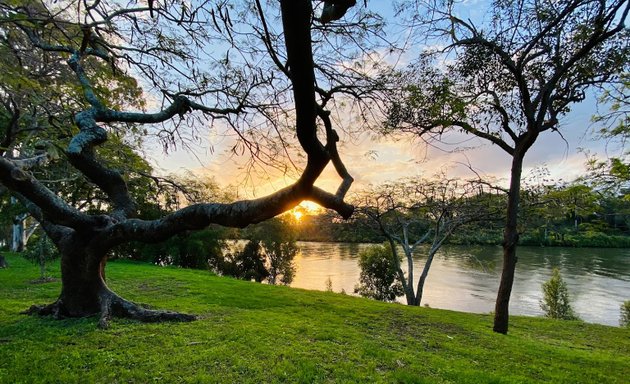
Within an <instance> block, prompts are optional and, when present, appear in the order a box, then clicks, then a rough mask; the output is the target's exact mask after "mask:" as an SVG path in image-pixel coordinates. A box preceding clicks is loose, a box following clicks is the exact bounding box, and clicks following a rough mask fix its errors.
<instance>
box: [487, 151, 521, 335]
mask: <svg viewBox="0 0 630 384" xmlns="http://www.w3.org/2000/svg"><path fill="white" fill-rule="evenodd" d="M523 156H524V153H523V154H519V153H516V154H515V155H514V158H513V160H512V172H511V174H510V191H509V193H508V202H507V217H506V224H505V229H504V232H503V270H502V271H501V282H500V283H499V291H498V293H497V301H496V304H495V309H494V311H495V312H494V327H493V330H494V331H495V332H498V333H503V334H506V333H507V331H508V321H509V305H510V295H511V294H512V286H513V284H514V272H515V270H516V261H517V257H516V244H517V243H518V236H519V234H518V228H517V224H518V206H519V200H520V191H521V173H522V171H523Z"/></svg>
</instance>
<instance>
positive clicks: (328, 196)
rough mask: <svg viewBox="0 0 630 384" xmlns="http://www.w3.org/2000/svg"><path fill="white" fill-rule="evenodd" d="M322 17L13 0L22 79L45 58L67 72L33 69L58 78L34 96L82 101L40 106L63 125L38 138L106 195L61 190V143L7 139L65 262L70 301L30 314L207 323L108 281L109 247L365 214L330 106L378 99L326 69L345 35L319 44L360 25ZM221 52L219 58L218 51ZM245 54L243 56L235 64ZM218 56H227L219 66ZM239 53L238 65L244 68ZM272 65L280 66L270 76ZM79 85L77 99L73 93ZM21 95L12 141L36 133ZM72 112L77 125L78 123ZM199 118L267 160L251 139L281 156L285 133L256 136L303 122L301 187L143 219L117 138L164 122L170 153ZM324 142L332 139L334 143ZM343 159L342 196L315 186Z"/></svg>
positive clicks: (12, 168) (7, 93)
mask: <svg viewBox="0 0 630 384" xmlns="http://www.w3.org/2000/svg"><path fill="white" fill-rule="evenodd" d="M237 6H241V8H240V10H239V11H235V10H234V8H233V7H237ZM241 11H242V12H241ZM312 15H313V7H312V4H311V1H310V0H299V1H296V0H291V1H288V0H282V1H280V2H279V7H274V6H273V5H270V6H269V7H268V8H263V7H262V5H261V3H260V2H258V1H256V2H255V4H253V5H252V4H249V2H248V3H235V4H232V3H230V4H229V5H226V3H225V2H224V1H217V2H216V3H214V2H202V3H200V4H199V5H198V6H196V7H195V6H194V5H191V4H190V3H189V2H186V1H179V0H173V1H166V2H162V3H160V4H156V3H153V2H150V3H149V6H148V7H145V6H142V5H138V6H136V5H134V3H132V4H130V5H129V7H128V8H125V7H123V6H122V5H121V4H120V3H118V2H112V3H110V2H106V1H95V2H84V1H76V2H75V1H70V2H63V3H56V2H52V3H39V2H38V3H27V4H23V3H21V2H14V1H3V2H1V3H0V21H1V23H0V28H1V29H2V33H0V36H1V37H2V38H1V39H0V43H1V44H2V46H1V49H2V50H3V51H11V52H13V53H14V55H15V56H16V57H17V60H16V65H15V68H17V69H16V70H19V71H22V69H21V68H23V67H25V65H24V62H22V63H20V59H22V58H24V57H27V56H28V54H29V53H30V52H38V53H39V54H41V55H43V56H45V57H46V59H47V60H49V61H50V62H51V63H53V64H54V66H48V67H46V68H51V67H54V68H57V67H59V68H62V69H63V72H55V73H52V74H50V73H36V72H37V71H31V70H29V71H28V73H24V76H23V78H26V79H30V78H31V77H33V76H32V75H34V74H37V75H41V78H43V79H45V80H46V81H49V83H48V86H47V87H45V88H41V89H40V88H39V87H35V89H33V92H32V93H29V94H32V95H34V97H35V99H36V98H41V99H43V100H49V97H50V96H49V93H48V90H49V88H50V89H53V90H54V94H55V95H61V96H63V95H72V96H73V97H74V96H76V99H73V100H72V103H71V105H70V107H69V109H71V110H72V113H71V114H68V113H67V112H68V110H66V109H63V110H61V111H41V109H45V107H46V106H47V105H48V104H42V103H40V101H38V100H34V99H31V100H33V102H32V104H31V105H32V106H33V107H34V110H35V111H37V113H38V115H37V117H39V116H50V119H47V120H46V121H49V122H51V123H50V124H47V125H46V126H45V127H42V129H37V130H34V131H29V132H31V133H33V134H34V135H35V136H46V135H51V136H53V137H54V139H55V141H54V142H53V146H52V147H54V148H56V149H58V151H59V153H60V157H61V158H62V159H63V161H67V164H69V166H70V167H71V169H72V172H75V173H76V174H78V175H80V176H81V177H83V178H85V179H86V180H88V181H89V185H90V190H91V191H95V192H96V191H97V192H98V193H99V196H100V197H101V198H102V199H103V202H104V203H103V204H97V205H94V206H92V207H91V208H90V209H87V208H86V207H84V206H82V205H81V204H80V203H77V202H76V201H73V200H72V199H71V196H68V195H67V194H64V193H61V192H60V191H59V192H57V191H56V190H55V188H54V187H53V184H52V183H48V182H47V180H46V178H45V177H41V175H38V173H37V167H38V166H40V165H41V164H45V163H50V162H54V161H55V159H54V158H53V157H52V156H51V151H49V150H47V149H49V148H51V146H46V147H45V148H42V149H39V147H37V146H34V145H33V146H26V145H24V144H25V143H27V138H24V137H22V136H20V135H14V134H8V135H7V138H8V139H7V140H10V141H11V143H10V145H6V146H4V148H8V147H14V148H22V147H24V148H25V149H29V150H28V151H20V153H19V157H18V158H16V157H15V156H13V153H12V152H10V151H4V152H3V153H2V156H1V157H0V182H1V183H2V185H3V186H4V187H6V188H7V189H9V190H10V191H11V193H12V194H13V195H14V196H16V197H17V198H18V199H19V200H20V202H21V203H22V204H23V205H24V206H25V207H26V209H27V210H28V212H29V213H30V214H31V215H32V216H33V217H34V218H35V219H37V220H38V222H39V223H40V225H41V227H42V229H43V230H44V231H45V232H46V234H47V235H48V236H49V237H50V239H51V240H52V242H53V243H54V244H55V246H56V247H57V249H58V250H59V252H60V254H61V280H62V289H61V293H60V296H59V298H58V300H56V301H55V302H54V303H51V304H48V305H41V306H33V307H31V309H30V310H29V311H28V313H31V314H39V315H53V316H54V317H56V318H63V317H83V316H88V315H94V314H100V320H99V326H101V327H107V326H108V323H109V321H110V319H111V317H112V316H119V317H128V318H132V319H138V320H142V321H163V320H173V321H190V320H193V319H194V316H192V315H186V314H180V313H175V312H169V311H161V310H148V309H145V308H144V307H142V306H140V305H137V304H135V303H132V302H130V301H128V300H125V299H123V298H122V297H120V296H119V295H117V294H116V293H114V292H113V291H112V290H110V289H109V287H108V286H107V284H106V281H105V274H104V271H105V267H106V263H107V259H108V256H109V254H110V251H111V250H112V249H113V248H115V247H117V246H119V245H121V244H125V243H129V242H132V241H139V242H144V243H154V242H160V241H163V240H165V239H168V238H170V237H172V236H175V235H177V234H180V233H183V232H185V231H194V230H200V229H203V228H206V227H207V226H208V225H210V224H219V225H223V226H228V227H244V226H247V225H249V224H252V223H257V222H261V221H263V220H266V219H269V218H271V217H273V216H275V215H278V214H279V213H281V212H283V211H285V210H287V209H290V208H291V207H293V206H295V205H297V204H298V203H299V202H300V201H302V200H304V199H309V200H312V201H315V202H317V203H319V204H320V205H322V206H324V207H326V208H331V209H334V210H336V211H337V212H339V213H340V214H341V215H342V216H343V217H348V216H350V215H351V213H352V210H353V208H352V206H350V205H349V204H347V203H345V202H344V196H345V194H346V192H347V191H348V188H349V187H350V184H351V183H352V177H351V176H350V175H349V173H348V172H347V170H346V169H345V166H344V165H343V163H342V161H341V159H340V156H339V154H338V152H337V149H336V143H337V141H338V140H339V136H338V135H337V133H336V132H335V130H334V129H333V123H334V121H333V120H332V119H331V118H330V112H329V110H328V109H327V108H329V107H331V106H334V104H335V102H334V100H335V98H336V97H340V95H342V96H343V97H344V102H347V101H348V100H349V99H350V100H359V101H360V98H361V97H363V95H365V93H363V92H362V91H361V89H362V87H364V86H366V85H368V83H367V82H365V81H363V82H361V81H360V79H358V75H357V74H356V73H355V72H352V71H349V70H345V69H344V68H341V67H339V66H332V65H327V62H326V60H330V61H331V62H339V61H340V60H337V59H338V58H339V56H338V55H337V54H336V53H335V52H340V51H339V50H336V47H334V46H333V45H332V44H333V41H334V40H326V39H320V38H317V39H313V38H312V31H315V32H314V33H317V34H319V35H320V37H321V36H323V35H326V34H334V33H336V32H335V31H337V32H339V33H342V34H346V36H351V32H352V28H354V27H356V26H357V24H352V23H350V24H348V25H347V26H342V27H340V28H337V27H335V26H334V25H332V24H331V26H330V27H328V26H327V25H325V26H324V25H314V24H313V23H317V21H314V20H313V18H312ZM269 16H271V17H272V19H273V18H276V17H277V18H279V19H280V20H281V21H282V26H281V27H280V26H278V25H275V24H269V23H268V22H267V18H268V17H269ZM337 16H338V17H342V16H343V15H336V16H335V17H337ZM252 21H253V22H252ZM239 23H240V24H239ZM239 28H242V29H239ZM279 29H280V30H281V31H278V30H279ZM243 31H247V32H243ZM237 32H238V33H237ZM282 36H283V38H282ZM282 39H284V40H282ZM323 40H326V41H324V42H323V43H322V41H323ZM360 40H361V39H357V40H356V41H357V42H359V41H360ZM283 41H284V44H282V42H283ZM313 41H316V42H319V45H318V49H319V51H318V52H321V53H322V56H321V60H320V61H321V62H320V61H318V62H317V63H316V61H315V59H314V57H313V51H314V48H313V43H312V42H313ZM348 41H353V40H352V39H346V40H344V44H346V47H349V46H348V44H349V43H348ZM248 42H249V43H248ZM213 43H214V46H213V48H214V49H210V50H206V48H207V47H208V46H209V45H210V44H213ZM221 44H223V46H222V45H221ZM240 44H243V45H240ZM247 44H249V45H247ZM239 45H240V46H239ZM222 48H225V49H224V50H223V51H221V49H222ZM233 49H236V50H237V51H238V52H237V54H236V55H234V53H233ZM361 49H363V50H364V49H365V47H361ZM209 51H212V52H219V53H218V54H217V55H218V56H220V57H217V56H212V55H211V54H210V53H208V52H209ZM236 56H238V60H232V59H235V57H236ZM318 57H319V56H318ZM248 58H251V62H250V61H248ZM335 58H337V59H335ZM197 63H203V65H204V66H205V67H204V68H205V69H208V68H210V69H211V70H213V71H214V73H208V72H207V71H206V70H205V69H204V68H201V67H199V66H198V65H197ZM241 63H245V64H242V65H241ZM263 64H265V65H266V64H271V65H270V67H268V68H267V69H268V70H263V69H261V68H260V66H261V65H263ZM316 68H317V70H318V73H317V75H318V76H320V77H323V78H325V80H322V81H316V72H315V69H316ZM60 74H63V76H62V75H60ZM66 74H68V75H69V76H68V77H66ZM349 79H355V80H356V81H353V82H350V81H349ZM140 85H144V86H145V87H146V91H147V92H149V93H150V94H152V95H153V96H155V95H159V96H160V97H162V103H160V102H157V103H155V102H154V103H151V104H150V105H151V109H155V108H157V109H158V110H157V111H156V112H147V111H146V108H147V105H149V103H146V102H144V100H145V99H144V98H143V92H142V89H140ZM66 89H69V90H74V92H70V93H65V91H64V90H66ZM117 89H122V90H123V92H122V93H121V94H122V95H123V96H124V97H121V98H119V100H121V102H120V103H119V104H117V105H112V104H110V103H109V102H108V100H111V99H115V98H114V97H112V92H114V91H116V90H117ZM19 93H20V90H19V86H18V85H16V86H15V87H13V88H3V90H2V92H0V94H1V96H2V97H3V99H4V100H8V101H7V102H6V103H3V107H2V115H3V116H6V119H5V120H4V121H7V122H8V126H5V128H6V132H9V133H12V132H14V131H17V130H19V131H20V132H25V131H27V130H29V126H28V125H27V119H21V117H23V116H24V113H23V112H24V111H28V109H23V108H22V107H21V106H20V105H19V104H18V103H14V102H13V101H14V100H15V99H16V98H17V96H16V95H18V94H19ZM62 104H63V103H54V104H53V105H62ZM134 106H135V107H136V108H135V109H134V108H133V107H134ZM279 111H285V113H284V114H282V116H283V117H286V119H285V120H283V121H282V122H279V121H277V120H274V119H275V117H276V116H280V115H281V114H280V112H279ZM40 112H41V113H40ZM276 112H277V113H276ZM60 116H62V117H66V118H69V120H70V121H72V124H65V123H64V122H65V121H66V120H63V119H61V118H60ZM35 120H36V121H39V120H40V119H39V118H38V119H35ZM199 121H202V122H212V121H224V122H227V123H228V125H229V126H230V127H231V128H232V129H234V130H235V132H236V133H237V134H238V135H239V136H240V137H241V138H242V141H241V142H240V144H238V145H239V146H238V147H237V150H238V148H245V149H247V148H249V149H250V150H251V151H252V153H253V155H254V157H256V156H258V158H259V159H260V158H261V157H262V155H261V153H263V146H262V144H261V142H256V141H253V140H251V137H252V136H251V135H255V134H257V133H258V135H259V137H266V138H267V141H266V143H269V144H274V145H275V146H274V147H273V148H276V149H280V150H285V149H286V148H287V146H285V145H284V144H285V143H286V141H285V140H283V137H284V136H282V135H281V136H279V137H278V136H277V135H276V136H273V135H271V134H269V135H267V134H266V133H265V132H261V130H260V129H259V128H257V127H261V126H263V127H264V126H266V127H270V131H269V132H274V130H276V129H277V132H278V133H280V134H281V128H282V124H285V125H286V127H287V129H289V127H293V128H292V129H291V131H292V132H294V133H295V135H296V136H297V141H298V143H299V147H298V148H299V150H300V151H301V153H302V155H303V156H304V157H305V160H304V162H303V163H301V164H303V166H301V167H300V169H302V171H301V173H300V175H299V177H298V178H297V181H295V182H294V183H293V184H291V185H289V186H288V187H285V188H283V189H280V190H278V191H276V192H274V193H272V194H270V195H268V196H266V197H262V198H258V199H254V200H241V201H235V202H231V203H221V202H215V203H213V202H205V203H198V204H192V205H189V206H186V207H183V208H180V209H177V210H176V211H174V212H172V213H168V214H166V215H163V216H161V217H158V218H153V219H143V218H138V217H136V213H137V205H136V203H135V201H134V199H133V198H132V195H131V193H130V177H129V174H128V173H126V172H123V171H122V170H121V169H117V168H116V167H115V166H113V165H112V163H110V162H109V161H108V158H107V152H108V151H107V147H108V144H111V143H112V142H113V141H114V139H115V138H116V137H118V138H119V139H120V140H127V139H128V138H129V137H133V134H134V133H137V134H138V135H140V136H143V135H146V134H147V133H146V132H147V131H148V129H149V128H150V127H152V126H153V127H156V128H157V133H156V134H157V135H158V136H159V137H161V138H162V139H164V143H165V145H166V146H169V145H170V146H172V145H174V143H175V142H176V139H177V138H178V137H182V136H186V135H192V136H194V132H195V131H194V126H193V123H195V122H199ZM191 126H192V127H193V129H192V130H191ZM38 127H39V126H38ZM187 128H188V131H187V130H186V129H187ZM191 132H192V133H191ZM318 133H320V134H323V136H324V137H325V143H322V142H321V141H320V139H319V138H318ZM248 135H249V136H248ZM248 138H249V139H250V140H248ZM61 144H63V145H61ZM287 145H288V144H287ZM31 149H32V151H31ZM114 149H115V148H114ZM263 160H264V159H263ZM330 162H332V163H333V165H334V166H335V169H336V170H337V171H338V173H339V175H340V177H341V179H342V183H341V186H340V188H339V189H338V190H337V191H336V192H335V193H334V194H333V193H329V192H326V191H324V190H322V189H320V188H318V187H315V186H314V183H315V181H316V180H317V179H318V177H319V175H320V174H321V172H322V171H323V169H324V168H325V167H326V166H327V165H328V164H329V163H330ZM66 181H68V180H66ZM89 200H91V199H89Z"/></svg>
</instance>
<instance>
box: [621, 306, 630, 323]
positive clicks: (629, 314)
mask: <svg viewBox="0 0 630 384" xmlns="http://www.w3.org/2000/svg"><path fill="white" fill-rule="evenodd" d="M620 312H621V316H620V317H619V325H621V326H622V327H630V300H626V301H624V302H623V303H622V304H621V307H620Z"/></svg>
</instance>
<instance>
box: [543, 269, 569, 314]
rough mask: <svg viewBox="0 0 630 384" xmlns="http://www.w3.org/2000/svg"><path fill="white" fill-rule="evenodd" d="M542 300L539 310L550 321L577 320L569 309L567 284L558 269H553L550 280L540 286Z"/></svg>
mask: <svg viewBox="0 0 630 384" xmlns="http://www.w3.org/2000/svg"><path fill="white" fill-rule="evenodd" d="M542 290H543V298H542V300H541V301H540V308H542V310H543V311H545V316H547V317H549V318H552V319H562V320H577V319H578V317H577V316H576V315H575V312H573V308H571V303H570V301H569V291H568V289H567V284H566V283H565V282H564V280H563V279H562V276H560V270H559V269H558V268H554V269H553V273H552V276H551V278H550V279H549V280H548V281H547V282H546V283H543V285H542Z"/></svg>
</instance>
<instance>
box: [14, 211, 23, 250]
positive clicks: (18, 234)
mask: <svg viewBox="0 0 630 384" xmlns="http://www.w3.org/2000/svg"><path fill="white" fill-rule="evenodd" d="M24 220H25V217H24V215H17V216H15V217H14V218H13V228H12V229H13V231H12V236H11V251H13V252H22V251H24V246H25V244H26V233H25V232H24Z"/></svg>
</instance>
